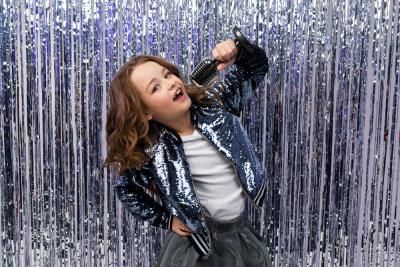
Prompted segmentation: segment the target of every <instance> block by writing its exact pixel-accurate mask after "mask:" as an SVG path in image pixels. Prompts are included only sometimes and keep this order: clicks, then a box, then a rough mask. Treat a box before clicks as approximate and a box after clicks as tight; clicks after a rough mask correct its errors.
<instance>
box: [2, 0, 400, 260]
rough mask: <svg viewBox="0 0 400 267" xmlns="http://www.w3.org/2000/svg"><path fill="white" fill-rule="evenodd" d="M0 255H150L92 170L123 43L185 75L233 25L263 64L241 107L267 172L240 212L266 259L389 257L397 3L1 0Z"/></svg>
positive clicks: (102, 147)
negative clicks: (261, 199) (257, 199)
mask: <svg viewBox="0 0 400 267" xmlns="http://www.w3.org/2000/svg"><path fill="white" fill-rule="evenodd" d="M0 9H1V12H0V64H1V76H0V111H1V113H0V202H1V203H2V205H0V240H1V242H0V265H1V266H33V265H35V266H61V265H67V266H69V265H81V266H105V265H116V266H153V265H154V263H155V259H156V257H157V253H158V251H159V249H160V245H162V243H163V238H164V234H165V233H164V232H163V231H161V230H159V229H154V228H152V227H150V226H148V224H147V223H145V222H140V221H137V220H135V218H133V217H132V216H130V215H129V214H127V212H126V211H124V210H123V209H122V208H121V206H120V204H119V203H118V201H116V198H115V195H114V193H113V190H112V187H111V181H112V178H113V175H114V174H113V173H112V172H111V171H110V170H103V169H102V168H101V164H102V161H103V159H104V158H105V155H106V144H105V138H104V136H105V133H104V127H105V119H106V117H105V116H106V110H107V103H108V102H107V101H108V100H107V95H106V92H107V86H108V84H109V81H110V79H111V78H112V76H113V74H114V73H115V72H116V70H117V69H118V67H120V66H121V65H122V64H123V63H124V62H125V61H126V60H127V59H128V58H129V57H130V56H132V55H136V54H140V53H147V54H156V55H161V56H163V57H165V58H167V59H168V60H171V61H172V62H174V63H176V64H177V65H178V66H179V68H180V69H181V71H182V73H183V74H184V77H187V74H188V73H190V71H191V70H192V69H193V66H194V65H195V64H196V63H198V62H199V61H200V59H201V58H202V57H203V56H207V55H210V54H211V49H212V48H213V46H214V45H215V44H216V43H217V42H219V41H221V40H224V39H225V38H230V37H232V34H231V28H232V26H233V25H235V24H236V25H237V26H239V27H241V29H242V30H243V32H244V33H245V34H246V35H247V36H248V37H249V39H251V40H253V41H254V42H256V43H258V44H259V45H260V46H262V47H264V48H265V49H266V51H267V53H268V56H269V58H270V73H269V74H268V75H267V77H266V80H265V87H263V88H260V89H259V90H258V91H256V92H255V94H254V95H253V96H248V97H249V101H248V104H247V105H246V108H245V110H244V112H243V114H242V122H243V124H244V126H245V127H246V129H247V130H248V132H249V135H250V137H251V140H252V141H253V142H254V144H255V146H256V148H257V152H258V153H259V155H260V158H261V159H262V162H263V164H264V167H265V170H266V173H267V174H268V175H267V177H268V185H269V190H268V193H267V197H266V201H265V209H264V211H263V213H262V216H261V218H258V217H257V216H258V215H257V214H256V213H255V212H254V210H252V209H251V208H248V209H247V212H248V214H249V218H251V220H252V222H253V223H254V226H255V227H256V228H257V229H259V230H260V232H261V233H262V235H263V237H264V238H265V242H266V244H267V245H268V246H269V248H270V249H271V254H272V255H273V258H274V262H275V265H276V266H298V265H303V266H305V265H307V266H321V265H324V266H339V265H340V266H399V265H400V259H399V253H400V250H399V247H400V244H399V237H400V235H399V214H400V184H399V183H400V181H399V178H400V160H399V157H400V146H399V143H400V119H399V118H400V105H399V102H400V91H399V90H400V89H399V83H400V74H399V73H400V72H399V69H400V66H399V65H400V48H399V46H400V29H399V28H400V25H399V1H385V0H383V1H374V0H371V1H343V0H337V1H331V2H320V1H306V0H304V1H256V0H248V1H239V0H237V1H221V0H219V1H188V0H181V1H159V0H154V1H145V0H142V1H107V0H103V1H96V0H93V1H76V0H73V1H61V0H58V1H45V0H38V1H32V0H31V1H25V2H22V1H9V0H8V1H2V3H1V5H0Z"/></svg>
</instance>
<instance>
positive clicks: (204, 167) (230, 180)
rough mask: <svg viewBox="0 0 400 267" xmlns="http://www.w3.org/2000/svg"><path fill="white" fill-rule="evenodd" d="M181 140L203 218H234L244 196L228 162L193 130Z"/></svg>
mask: <svg viewBox="0 0 400 267" xmlns="http://www.w3.org/2000/svg"><path fill="white" fill-rule="evenodd" d="M181 139H182V141H183V148H184V150H185V156H186V159H187V161H188V163H189V168H190V172H191V174H192V177H193V184H194V187H195V190H196V194H197V196H198V198H199V200H200V203H201V205H202V206H203V208H204V213H205V215H206V216H208V217H211V218H213V219H214V220H217V221H229V220H232V219H235V218H237V217H238V216H239V215H240V214H241V213H242V212H243V210H244V206H245V196H244V193H243V192H242V188H241V185H240V184H239V181H238V178H237V177H236V173H235V170H234V167H233V164H232V162H231V161H229V160H228V159H227V158H226V157H225V156H224V155H223V154H222V153H221V152H219V151H218V150H217V148H216V147H214V145H212V144H211V143H210V142H209V141H208V140H207V139H205V138H204V137H203V136H201V135H200V133H198V131H197V129H195V130H194V132H193V134H192V135H186V136H181Z"/></svg>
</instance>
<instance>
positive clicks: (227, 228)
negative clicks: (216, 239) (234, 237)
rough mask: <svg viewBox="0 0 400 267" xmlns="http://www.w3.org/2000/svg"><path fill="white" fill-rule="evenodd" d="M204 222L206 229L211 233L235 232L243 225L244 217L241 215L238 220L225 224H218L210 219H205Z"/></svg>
mask: <svg viewBox="0 0 400 267" xmlns="http://www.w3.org/2000/svg"><path fill="white" fill-rule="evenodd" d="M206 222H207V226H208V229H209V230H210V231H211V232H219V233H225V232H231V231H235V230H237V229H239V228H241V227H242V226H243V225H244V222H245V216H244V214H243V213H242V214H241V215H240V216H239V217H238V218H235V219H233V220H232V221H227V222H219V221H216V220H214V219H212V218H209V217H206Z"/></svg>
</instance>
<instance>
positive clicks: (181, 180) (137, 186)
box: [113, 46, 268, 259]
mask: <svg viewBox="0 0 400 267" xmlns="http://www.w3.org/2000/svg"><path fill="white" fill-rule="evenodd" d="M254 47H255V49H256V54H253V55H249V54H248V53H246V52H245V51H244V50H243V49H241V50H240V52H239V55H238V57H237V60H236V62H235V66H234V68H233V69H232V70H231V71H230V72H229V73H228V74H227V75H226V76H225V78H224V79H221V80H219V81H217V82H215V83H214V84H213V86H212V89H213V90H214V91H215V92H216V93H218V94H219V96H220V100H221V101H220V102H221V103H216V104H215V105H212V106H208V107H204V106H199V105H196V104H194V103H193V104H192V106H191V108H190V109H191V114H192V120H193V123H194V126H195V127H196V128H197V130H198V131H199V132H200V134H201V135H202V136H203V137H205V138H206V139H207V140H208V141H209V142H210V143H211V144H213V145H214V146H215V147H216V149H218V150H219V151H220V152H221V153H222V154H223V155H225V157H226V158H227V159H229V160H230V161H231V162H232V164H233V167H234V169H235V170H236V174H237V179H238V180H239V181H240V184H241V185H242V190H243V191H244V193H245V195H246V196H247V197H248V198H249V199H250V200H251V203H253V205H254V206H255V207H256V208H257V209H261V207H262V204H263V199H264V196H265V184H266V182H265V179H264V171H263V169H262V166H261V164H260V161H259V159H258V158H257V156H256V153H255V150H254V147H253V145H252V144H251V142H250V140H249V138H248V136H247V134H246V132H245V130H244V128H243V127H242V125H241V123H240V119H239V117H238V116H239V115H240V112H241V110H242V105H243V104H244V101H245V100H244V98H245V95H249V94H248V93H250V94H251V92H252V91H253V90H255V89H256V88H257V86H258V85H259V84H260V83H261V82H262V81H263V80H264V77H265V74H266V72H267V71H268V59H267V56H266V54H265V51H264V50H262V49H261V48H259V47H258V46H254ZM152 151H153V156H152V159H151V160H150V161H149V162H147V163H146V164H145V165H144V166H143V167H142V168H141V169H140V170H136V169H128V170H127V171H125V172H124V173H123V174H122V175H121V176H119V177H116V179H115V180H114V182H113V186H114V190H115V192H116V194H117V196H118V198H119V200H120V201H121V203H122V204H123V206H124V207H125V208H126V209H127V210H128V211H129V212H130V213H131V214H132V215H133V216H134V217H135V218H137V219H140V220H145V221H148V222H149V223H150V224H151V225H153V226H156V227H161V228H164V229H169V230H171V227H172V218H173V216H176V217H177V218H178V219H180V220H181V221H182V222H183V223H184V224H185V225H187V226H188V227H189V228H190V229H192V231H193V233H192V234H191V235H190V236H188V239H189V240H190V242H191V243H192V245H193V246H194V248H195V249H196V251H197V252H198V253H199V254H200V257H201V258H202V259H205V258H207V257H208V256H209V255H210V252H211V249H210V248H211V242H212V240H211V238H210V234H209V230H208V229H207V225H206V222H205V218H204V214H203V212H202V207H201V205H200V201H199V199H198V198H197V196H196V192H195V190H194V186H193V181H192V177H191V174H190V169H189V165H188V162H187V161H186V159H185V153H184V150H183V144H182V140H181V138H180V136H179V135H178V134H177V133H176V132H175V131H173V130H172V129H169V128H167V127H165V128H164V129H163V130H162V132H161V134H160V137H159V139H158V143H157V145H156V146H155V147H154V148H153V149H152ZM153 182H155V184H156V185H157V188H158V190H159V193H160V194H159V196H160V197H159V198H158V199H157V198H155V197H154V195H152V194H149V190H147V188H148V187H149V185H150V184H151V183H153Z"/></svg>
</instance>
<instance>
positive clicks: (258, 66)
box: [212, 45, 268, 116]
mask: <svg viewBox="0 0 400 267" xmlns="http://www.w3.org/2000/svg"><path fill="white" fill-rule="evenodd" d="M252 46H253V48H254V49H255V53H254V54H249V53H247V52H246V50H244V49H240V51H239V54H238V56H237V58H236V62H235V67H236V68H234V69H233V70H230V71H229V73H228V74H227V75H226V76H225V78H224V79H222V80H219V81H217V82H215V83H214V84H213V86H212V91H214V93H215V92H216V93H217V94H218V96H219V98H220V101H221V103H222V105H223V106H224V108H225V109H226V110H227V111H229V112H231V113H233V114H234V115H236V116H239V115H240V112H241V111H242V108H243V105H244V104H245V101H246V100H248V98H249V96H251V95H252V93H253V91H254V90H255V89H256V88H257V87H258V86H259V85H260V84H261V82H262V81H263V80H264V77H265V74H266V73H267V71H268V58H267V55H266V53H265V51H264V50H263V49H261V48H260V47H258V46H256V45H252Z"/></svg>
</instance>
